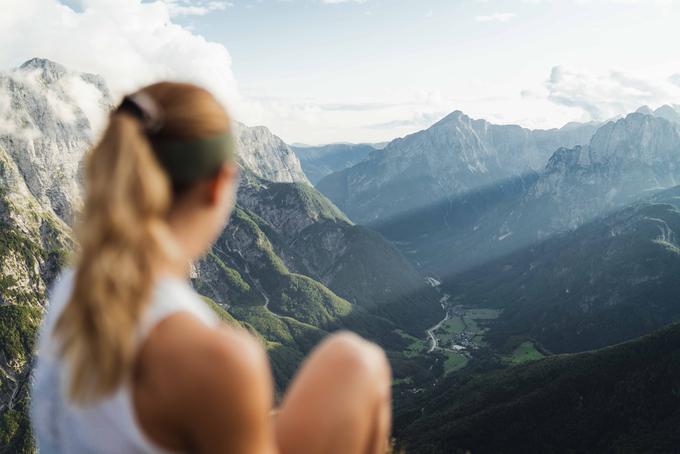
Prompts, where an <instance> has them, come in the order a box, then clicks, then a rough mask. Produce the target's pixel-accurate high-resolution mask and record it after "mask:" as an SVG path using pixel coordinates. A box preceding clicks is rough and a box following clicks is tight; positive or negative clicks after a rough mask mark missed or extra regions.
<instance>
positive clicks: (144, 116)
mask: <svg viewBox="0 0 680 454" xmlns="http://www.w3.org/2000/svg"><path fill="white" fill-rule="evenodd" d="M116 112H128V113H131V114H132V115H134V116H135V117H136V118H137V119H138V120H139V121H140V122H141V123H142V127H143V128H144V131H145V132H146V133H147V134H154V133H156V132H158V131H160V129H161V128H162V127H163V111H162V110H161V108H160V106H159V105H158V103H157V102H156V101H155V100H154V99H153V98H152V97H151V96H150V95H149V94H147V93H145V92H143V91H138V92H137V93H133V94H131V95H127V96H125V97H124V98H123V101H122V102H121V103H120V106H118V108H117V109H116Z"/></svg>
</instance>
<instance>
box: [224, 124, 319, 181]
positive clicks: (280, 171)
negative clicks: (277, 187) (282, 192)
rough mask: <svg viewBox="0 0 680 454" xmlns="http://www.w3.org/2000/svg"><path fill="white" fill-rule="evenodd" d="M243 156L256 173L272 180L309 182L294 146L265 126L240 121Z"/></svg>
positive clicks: (241, 152) (238, 126)
mask: <svg viewBox="0 0 680 454" xmlns="http://www.w3.org/2000/svg"><path fill="white" fill-rule="evenodd" d="M236 130H237V136H238V144H239V151H240V157H241V161H242V163H243V165H244V166H245V167H246V168H247V169H248V170H250V171H251V172H252V173H253V174H255V175H257V176H258V177H260V178H264V179H265V180H269V181H277V182H282V183H294V182H296V183H307V184H309V180H307V177H306V176H305V174H304V172H303V171H302V167H301V166H300V160H299V159H298V157H297V156H296V155H295V153H294V152H293V150H292V149H291V148H290V147H289V146H288V145H286V143H285V142H284V141H283V140H281V138H279V137H277V136H275V135H274V134H272V132H271V131H270V130H269V129H267V128H265V127H264V126H255V127H252V128H249V127H247V126H245V125H243V124H240V123H238V124H237V125H236Z"/></svg>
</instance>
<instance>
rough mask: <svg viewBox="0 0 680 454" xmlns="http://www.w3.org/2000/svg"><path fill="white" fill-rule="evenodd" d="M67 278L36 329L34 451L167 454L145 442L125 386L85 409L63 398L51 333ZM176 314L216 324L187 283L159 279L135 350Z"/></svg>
mask: <svg viewBox="0 0 680 454" xmlns="http://www.w3.org/2000/svg"><path fill="white" fill-rule="evenodd" d="M73 277H74V272H73V270H71V269H67V270H65V271H64V272H63V273H62V274H61V276H60V278H59V279H57V281H56V283H55V284H54V286H53V288H52V291H51V292H50V297H49V307H48V310H47V314H46V315H45V319H44V320H43V323H42V326H41V329H40V336H39V340H38V351H37V364H36V368H35V371H34V375H33V383H32V398H31V422H32V425H33V431H34V432H33V433H34V434H35V437H36V441H37V442H38V448H39V450H40V452H42V453H50V454H51V453H106V454H108V453H111V454H114V453H115V454H120V453H129V454H138V453H139V454H141V453H144V454H147V453H167V452H168V451H167V450H164V449H162V448H160V447H158V446H157V445H156V444H155V443H154V442H153V441H152V440H150V439H149V438H148V437H147V436H146V435H145V434H144V432H143V431H142V429H141V427H140V426H139V424H138V423H137V419H136V416H135V410H134V406H133V401H132V393H131V389H130V387H129V386H128V385H127V384H125V385H123V386H121V387H120V388H119V389H118V390H117V391H116V392H115V393H114V394H112V395H110V396H108V397H106V398H104V399H102V400H99V401H97V402H95V403H94V404H90V405H88V406H86V407H82V406H77V405H74V404H72V403H70V402H69V401H68V399H67V398H66V394H65V389H66V385H67V383H65V382H66V379H65V375H66V373H67V370H66V367H65V365H64V364H63V363H62V362H61V361H60V359H59V357H58V355H57V346H56V342H55V341H54V338H53V337H52V330H53V328H54V324H55V322H56V320H57V318H58V316H59V314H60V313H61V310H62V309H63V307H64V306H65V305H66V303H67V302H68V299H69V296H70V294H71V290H72V286H73ZM181 311H184V312H189V313H191V314H192V315H194V316H195V317H197V318H198V319H199V320H201V321H202V322H204V323H206V324H207V325H210V326H217V325H218V324H219V318H218V317H217V315H216V314H215V313H214V312H213V311H212V309H210V307H209V306H208V305H207V304H206V303H205V302H204V301H203V300H202V299H201V297H200V296H199V295H198V294H197V293H196V292H194V290H193V289H192V288H191V286H190V285H189V282H188V281H185V280H182V279H179V278H174V277H163V278H161V279H159V280H158V281H157V282H156V285H155V288H154V291H153V297H152V300H151V303H150V304H149V305H148V306H147V307H146V309H145V311H144V313H143V316H142V320H141V321H140V323H139V326H138V333H137V335H138V337H137V338H138V341H137V342H138V344H137V345H138V347H139V346H140V345H141V344H142V342H143V341H144V339H145V338H146V336H148V334H149V333H150V332H151V330H152V329H153V327H154V326H155V325H156V324H157V323H158V322H160V321H161V320H163V319H164V318H166V317H168V316H169V315H171V314H174V313H177V312H181Z"/></svg>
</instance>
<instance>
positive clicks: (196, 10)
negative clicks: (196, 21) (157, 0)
mask: <svg viewBox="0 0 680 454" xmlns="http://www.w3.org/2000/svg"><path fill="white" fill-rule="evenodd" d="M161 1H162V2H163V3H165V4H166V5H168V10H169V11H170V14H171V15H173V16H205V15H206V14H208V13H211V12H213V11H223V10H225V9H227V8H228V7H231V6H234V4H233V3H231V2H228V1H217V0H161Z"/></svg>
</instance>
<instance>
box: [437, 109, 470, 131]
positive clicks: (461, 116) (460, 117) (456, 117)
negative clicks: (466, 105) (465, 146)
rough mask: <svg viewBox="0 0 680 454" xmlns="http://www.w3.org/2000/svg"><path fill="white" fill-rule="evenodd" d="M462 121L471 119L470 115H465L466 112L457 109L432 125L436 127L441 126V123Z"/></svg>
mask: <svg viewBox="0 0 680 454" xmlns="http://www.w3.org/2000/svg"><path fill="white" fill-rule="evenodd" d="M461 121H470V117H468V116H467V115H465V113H464V112H462V111H460V110H455V111H453V112H451V113H450V114H448V115H447V116H445V117H444V118H442V119H441V120H439V121H438V122H437V123H435V124H434V125H432V127H433V128H434V127H436V126H441V125H443V124H446V123H453V122H456V123H458V122H461Z"/></svg>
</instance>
